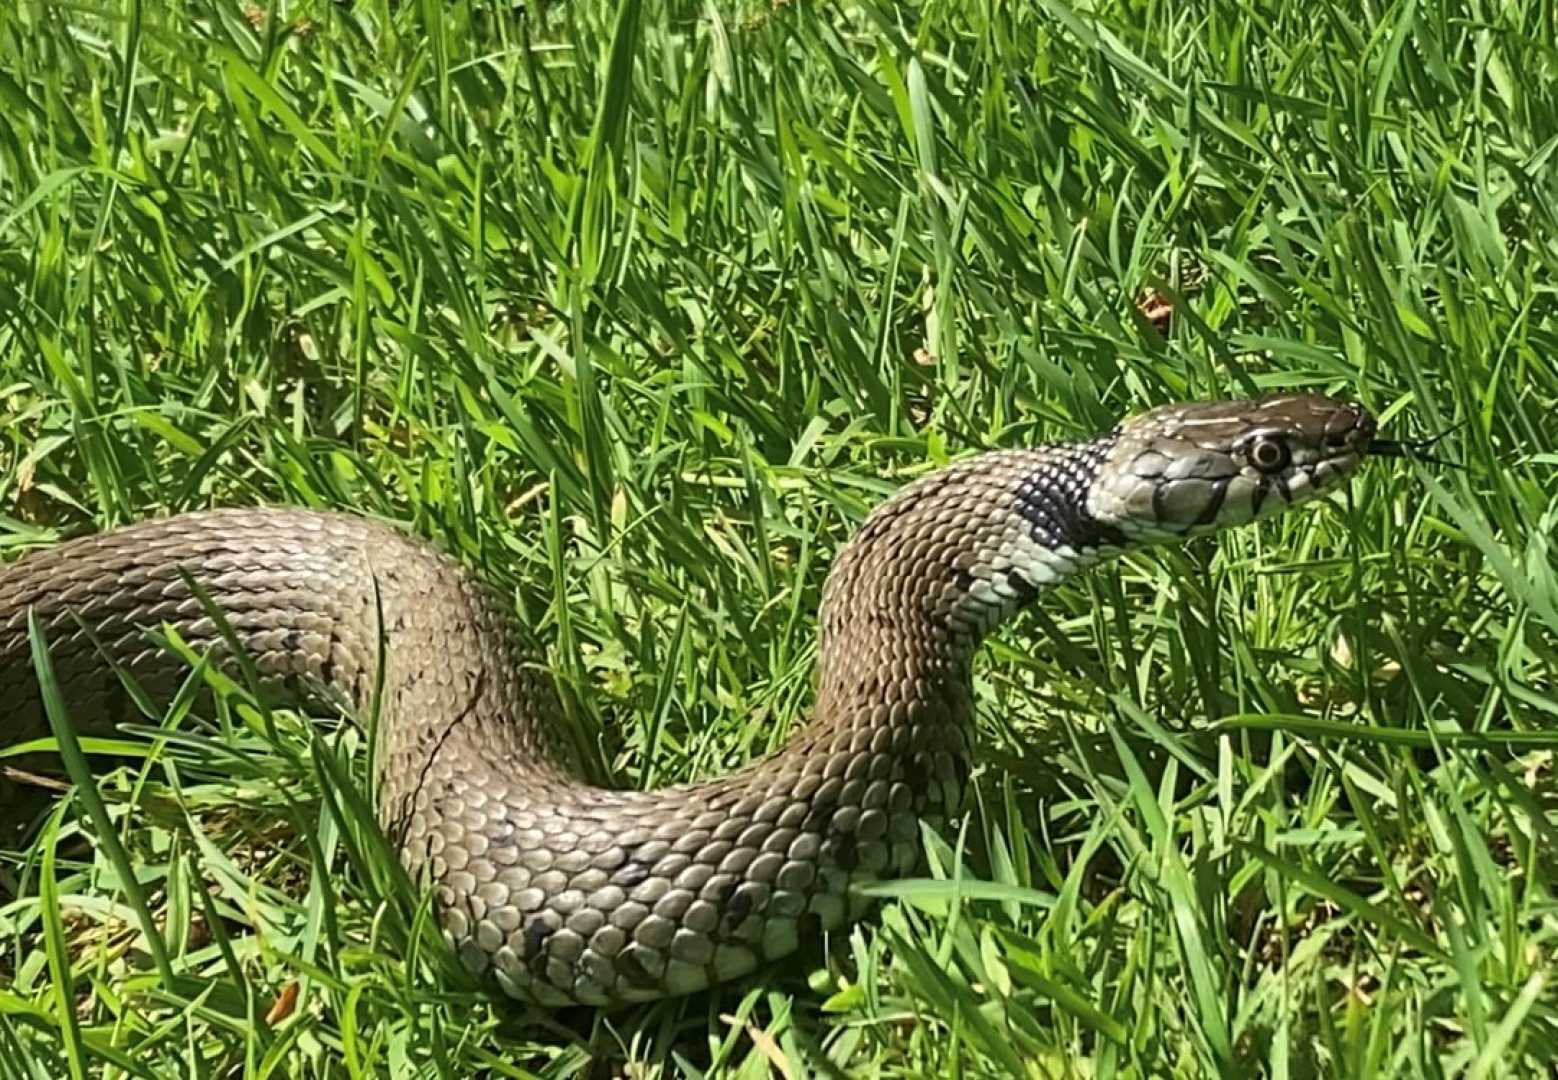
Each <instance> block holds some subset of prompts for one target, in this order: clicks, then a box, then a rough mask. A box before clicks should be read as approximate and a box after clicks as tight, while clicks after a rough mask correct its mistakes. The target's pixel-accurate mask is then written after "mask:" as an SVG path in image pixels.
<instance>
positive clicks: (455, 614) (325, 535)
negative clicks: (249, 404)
mask: <svg viewBox="0 0 1558 1080" xmlns="http://www.w3.org/2000/svg"><path fill="white" fill-rule="evenodd" d="M1374 432H1375V423H1374V420H1373V419H1372V418H1371V417H1370V416H1369V415H1368V414H1367V413H1366V412H1365V411H1364V410H1363V409H1361V408H1359V407H1357V406H1354V405H1349V404H1345V403H1342V402H1338V401H1333V400H1331V399H1328V398H1324V397H1320V396H1316V395H1310V394H1279V395H1275V396H1270V397H1266V398H1261V399H1258V400H1253V401H1230V402H1218V403H1199V404H1190V405H1172V406H1165V407H1162V408H1158V409H1154V410H1152V411H1149V412H1146V413H1144V414H1142V415H1139V416H1137V417H1135V418H1133V419H1130V420H1127V421H1125V422H1124V423H1122V424H1121V425H1120V426H1119V427H1117V428H1116V429H1115V430H1113V431H1111V432H1109V433H1107V434H1105V435H1102V436H1100V437H1098V438H1095V439H1091V440H1087V441H1079V442H1070V443H1062V444H1055V445H1049V446H1044V447H1040V448H1036V449H1023V450H999V451H993V452H988V453H984V454H980V455H978V456H974V457H971V458H969V459H967V460H964V461H961V462H959V463H956V464H953V465H951V466H948V467H946V468H943V469H941V470H939V471H937V472H934V473H932V474H930V475H928V476H926V477H924V478H923V479H920V480H918V481H916V482H914V483H912V484H909V485H907V486H906V487H905V488H903V489H902V490H901V491H899V492H898V493H897V494H896V495H894V496H893V497H892V498H890V499H889V500H887V501H886V502H885V503H884V504H883V505H882V506H880V507H879V508H878V509H877V510H876V511H875V512H873V513H872V514H871V515H870V516H869V517H868V519H867V520H866V522H865V524H864V525H863V526H862V527H861V529H860V530H859V532H858V533H857V534H856V535H855V537H854V538H853V539H852V540H851V541H850V542H849V544H848V545H847V546H846V547H845V548H844V549H843V551H842V552H841V553H840V554H839V556H838V558H837V560H836V562H835V563H834V566H833V568H832V570H831V572H830V574H829V576H828V578H827V581H826V584H825V586H824V591H823V600H822V606H821V611H820V613H819V621H820V623H821V627H820V633H821V639H820V648H819V660H818V671H817V686H816V700H815V711H814V716H813V718H812V720H811V721H810V723H809V724H807V725H806V726H805V727H804V728H803V729H801V730H800V731H799V732H798V733H797V734H796V735H795V737H794V738H793V739H792V740H791V741H790V742H789V743H788V744H787V745H785V746H784V747H782V748H780V749H779V750H777V751H775V752H774V753H771V754H769V755H767V756H765V757H763V758H761V759H760V760H758V761H755V762H753V763H752V764H750V765H748V766H746V767H745V768H742V769H739V770H738V771H736V772H733V773H731V774H729V775H725V776H719V777H716V778H713V779H709V780H706V781H703V782H700V783H694V784H690V785H684V786H679V787H673V788H667V789H662V790H657V791H612V790H603V789H599V788H595V787H591V786H588V785H585V784H582V783H580V782H579V781H578V780H576V779H575V778H573V777H572V776H571V775H570V774H569V771H568V770H567V768H566V767H565V766H564V765H563V764H561V763H560V759H559V758H558V757H557V756H556V755H554V754H553V753H552V752H551V750H550V747H551V745H552V742H551V739H550V738H549V736H548V729H549V725H550V724H551V723H552V718H553V716H554V715H555V713H556V711H557V708H558V705H557V692H556V688H555V687H554V685H553V684H552V680H551V678H550V677H549V676H548V675H547V674H546V673H545V672H544V671H542V670H540V669H539V668H538V667H537V666H535V665H533V664H525V663H522V662H521V660H522V659H523V658H522V656H521V655H520V653H519V651H518V650H517V648H516V645H515V639H514V637H513V634H512V631H511V627H510V622H509V614H508V612H507V610H506V608H505V605H503V604H501V603H499V602H498V601H496V600H495V599H494V598H493V597H492V596H491V595H490V593H489V592H488V590H487V589H485V588H484V587H482V586H481V585H479V584H477V583H476V582H474V581H473V580H472V579H471V578H470V577H469V576H468V575H466V574H465V573H464V572H462V569H461V567H460V566H459V565H458V564H457V563H455V562H454V561H452V560H450V559H448V558H446V557H444V556H443V555H440V554H439V553H437V552H436V551H434V550H432V549H431V548H430V547H429V546H427V545H426V544H425V543H423V542H421V541H419V540H417V539H415V538H413V537H410V536H408V535H405V534H404V533H402V532H400V531H398V530H397V529H395V528H393V527H390V526H388V525H385V524H380V523H376V522H373V521H369V520H366V519H364V518H361V517H355V516H351V515H346V514H339V513H321V512H313V511H303V510H290V509H219V510H209V511H200V512H195V513H187V514H183V515H180V516H176V517H171V518H167V519H165V520H159V521H152V522H147V523H142V524H136V525H131V526H128V527H125V528H120V529H115V530H112V531H110V532H108V533H105V534H103V535H99V536H92V537H87V538H82V539H76V540H72V541H69V542H67V543H64V544H61V545H59V546H57V547H54V548H50V549H46V550H43V551H40V552H36V553H33V554H30V555H28V556H26V557H24V558H22V559H20V560H18V561H16V562H14V563H12V564H11V565H9V566H7V567H4V568H0V743H14V742H17V741H20V740H23V739H28V738H33V737H38V736H40V735H43V734H46V733H47V731H48V728H47V724H46V721H45V718H44V714H43V712H42V708H41V705H40V696H39V692H38V686H37V681H36V677H35V674H34V670H33V667H32V663H31V660H30V654H29V647H28V639H27V622H28V612H29V610H30V611H32V612H34V613H35V615H36V617H37V619H38V621H39V624H40V626H41V627H42V629H43V630H44V632H45V635H46V637H47V639H48V641H49V643H50V649H51V654H52V657H53V661H54V666H55V670H56V672H57V674H58V677H59V681H60V684H61V686H62V688H63V690H64V693H65V696H66V698H67V700H68V702H69V704H70V708H71V712H72V719H73V722H74V723H75V724H76V725H78V726H79V727H80V728H82V729H83V730H93V729H101V728H103V727H104V726H105V725H108V724H112V723H114V722H116V721H118V720H121V719H126V718H131V717H135V716H138V715H139V713H138V712H137V710H136V709H135V706H134V697H133V696H132V695H131V694H130V693H129V692H127V690H126V688H125V685H124V680H123V678H122V677H121V673H122V674H125V675H129V676H132V677H133V678H134V680H135V682H136V683H137V684H139V686H140V687H142V688H143V689H144V691H145V692H146V693H147V694H150V695H151V697H152V698H153V699H155V700H163V701H165V700H167V698H168V697H169V696H170V695H171V694H172V693H173V692H174V691H175V690H176V688H177V687H178V685H179V684H180V683H181V682H182V681H183V680H184V679H185V678H186V677H187V675H188V671H189V669H188V666H187V664H185V663H184V662H183V661H182V660H180V659H178V658H177V657H175V656H173V655H171V654H170V653H169V652H168V651H167V650H166V649H163V648H161V647H159V646H158V644H157V643H156V642H154V641H153V640H152V639H151V638H150V637H149V636H148V631H156V630H158V629H159V628H163V627H171V628H173V629H175V630H176V631H177V633H178V635H179V636H180V637H181V638H183V640H184V641H186V642H188V643H189V644H190V645H192V646H194V647H195V648H196V649H197V650H213V651H217V652H220V651H221V648H222V644H223V639H222V636H221V634H220V632H219V628H218V626H217V624H216V623H215V622H214V621H213V620H212V619H211V618H210V617H209V616H208V613H207V611H206V609H205V608H204V607H203V606H202V603H201V601H200V599H199V597H198V596H197V595H195V594H193V593H192V592H191V590H190V588H189V584H188V582H189V580H191V579H192V580H194V581H196V582H198V583H199V585H200V586H201V588H202V589H203V590H204V591H205V592H206V593H207V594H208V595H209V597H210V598H211V599H212V600H213V601H214V602H215V604H216V605H217V606H218V607H219V608H220V609H221V611H222V612H223V613H225V616H226V619H227V621H228V622H229V623H230V625H231V626H232V628H233V630H234V631H235V633H236V636H237V638H238V640H239V642H240V643H241V645H242V647H243V648H244V650H245V651H246V652H247V654H248V655H249V656H250V657H251V658H252V660H253V663H254V665H255V668H256V669H257V670H258V672H259V673H260V675H261V676H262V677H263V678H264V679H265V680H267V682H270V683H274V684H276V685H277V686H280V687H282V688H284V689H285V688H293V689H296V687H297V686H299V685H300V684H301V685H306V686H314V687H319V686H322V687H327V688H330V689H332V690H333V691H335V692H338V693H339V694H340V695H341V696H344V698H345V700H346V701H347V702H349V703H350V704H351V705H352V706H354V707H355V708H356V709H357V710H359V711H360V710H364V709H366V708H367V707H368V706H369V703H370V701H373V700H375V694H377V699H376V700H377V702H378V707H379V710H380V712H379V727H378V742H377V745H376V750H375V759H374V766H373V776H374V785H375V790H376V799H377V803H376V805H377V808H378V817H379V822H380V825H381V827H382V828H383V829H384V830H385V832H386V834H387V835H388V836H390V837H393V838H394V839H395V840H396V842H397V843H398V847H399V851H400V854H401V859H402V861H403V862H404V864H405V865H406V867H407V868H408V869H409V870H410V871H411V872H412V874H413V875H414V878H415V880H418V881H421V882H424V883H425V884H426V885H427V886H428V887H430V888H431V889H432V890H433V894H434V897H435V899H436V902H437V909H438V913H439V915H438V917H439V920H440V923H441V925H442V928H443V933H444V936H445V938H446V939H447V941H448V942H449V944H450V946H451V947H452V948H453V949H454V950H455V952H456V953H457V954H458V956H459V957H460V959H461V960H462V961H463V963H464V965H465V966H466V967H467V968H468V969H469V970H470V971H471V972H472V973H473V974H474V975H476V976H477V977H479V978H481V979H483V980H485V981H486V982H487V983H488V985H495V986H496V987H498V988H501V990H502V991H503V992H505V993H507V994H509V995H510V996H512V997H515V998H518V999H520V1000H523V1001H528V1002H534V1003H538V1004H543V1005H562V1004H568V1003H583V1004H593V1005H612V1004H618V1003H622V1002H628V1001H637V1000H646V999H651V998H657V997H663V996H667V995H673V994H682V993H687V992H690V991H694V990H698V989H700V988H703V987H706V986H708V985H710V984H712V983H715V982H718V981H721V980H725V979H730V978H733V977H736V976H740V975H743V974H746V973H748V972H751V971H753V970H754V969H756V968H757V967H758V966H759V965H760V964H762V963H764V962H766V961H771V960H774V959H777V958H779V957H782V956H784V955H786V954H787V953H790V952H792V951H794V950H795V949H796V948H797V947H798V946H799V945H800V943H801V942H803V941H805V940H807V939H809V938H812V937H813V936H815V935H817V934H819V933H820V932H822V931H827V930H832V929H836V928H838V927H840V926H842V925H844V924H845V923H846V922H847V921H849V920H851V919H853V918H856V917H858V916H859V915H860V914H862V911H863V908H864V907H865V906H866V903H867V902H866V901H864V900H862V899H861V898H860V897H859V896H858V895H855V894H853V893H852V891H851V889H850V886H851V883H852V882H859V881H862V880H871V879H875V878H879V877H882V876H886V875H890V874H902V873H906V872H909V871H911V870H912V869H913V868H914V866H915V865H916V862H917V859H918V853H919V851H920V844H919V835H918V833H919V828H920V823H921V822H922V821H923V822H929V823H930V824H932V825H936V824H938V823H941V822H943V821H945V820H946V819H947V818H948V817H949V816H951V815H953V814H955V813H957V812H958V808H959V805H960V801H961V799H962V795H963V787H964V783H965V778H966V775H967V762H968V756H969V752H970V736H971V728H972V725H971V714H972V697H971V688H970V664H971V660H972V657H973V654H974V652H975V650H976V647H977V645H978V643H979V641H980V639H981V638H982V637H983V636H984V635H985V634H986V633H987V632H989V631H990V630H991V629H992V628H993V627H995V626H996V625H997V624H998V623H1000V622H1001V621H1002V620H1003V619H1005V618H1006V617H1008V616H1009V615H1011V614H1012V613H1014V612H1016V611H1017V610H1019V609H1020V608H1022V607H1023V606H1024V605H1026V604H1027V603H1029V602H1030V601H1032V600H1033V599H1034V598H1035V597H1036V596H1037V595H1038V594H1039V593H1040V592H1041V591H1042V590H1043V589H1044V588H1046V587H1047V586H1049V585H1051V584H1053V583H1054V582H1057V581H1059V580H1061V579H1063V578H1066V577H1068V576H1070V575H1072V574H1073V573H1075V572H1077V571H1079V570H1081V569H1083V568H1084V567H1087V566H1089V565H1091V564H1094V563H1096V562H1098V561H1099V560H1101V559H1103V558H1105V557H1107V556H1109V555H1112V554H1118V553H1119V552H1122V551H1124V550H1127V549H1130V548H1133V547H1136V546H1139V545H1144V544H1149V543H1154V542H1160V541H1169V540H1175V539H1179V538H1183V537H1188V536H1191V535H1194V534H1200V533H1206V532H1210V531H1214V530H1217V529H1221V528H1225V527H1228V526H1232V525H1238V524H1243V523H1245V522H1249V521H1252V520H1254V519H1256V518H1260V517H1265V516H1268V515H1270V514H1274V513H1277V512H1279V511H1281V510H1284V509H1286V508H1288V507H1291V506H1295V505H1298V504H1300V503H1303V502H1305V501H1307V500H1310V499H1313V498H1314V497H1315V496H1317V495H1320V494H1322V493H1325V492H1327V491H1331V490H1334V489H1336V488H1337V487H1338V486H1339V485H1340V484H1341V483H1342V482H1343V481H1344V480H1345V478H1347V477H1348V476H1349V475H1350V474H1351V473H1352V472H1353V471H1354V469H1355V468H1356V467H1357V465H1358V464H1359V462H1360V461H1361V460H1362V459H1363V457H1364V456H1365V455H1367V454H1369V453H1371V452H1373V453H1390V452H1392V449H1393V448H1395V449H1398V448H1399V446H1400V444H1391V443H1386V442H1384V441H1383V440H1376V439H1374ZM105 654H106V656H107V658H109V659H111V660H112V663H110V662H108V659H105ZM381 658H382V666H383V670H382V672H381V671H380V666H381ZM116 668H117V669H118V670H117V671H116Z"/></svg>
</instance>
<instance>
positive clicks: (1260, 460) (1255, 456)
mask: <svg viewBox="0 0 1558 1080" xmlns="http://www.w3.org/2000/svg"><path fill="white" fill-rule="evenodd" d="M1245 453H1246V454H1247V455H1248V457H1249V459H1250V464H1251V465H1254V466H1255V467H1256V468H1257V469H1259V470H1260V471H1261V472H1263V473H1274V472H1281V471H1282V470H1283V469H1285V468H1287V467H1288V464H1289V463H1290V462H1291V461H1292V460H1293V452H1292V451H1291V450H1289V449H1288V444H1287V443H1285V442H1283V441H1282V440H1281V439H1275V438H1272V437H1271V436H1269V435H1266V436H1261V437H1260V438H1258V439H1256V440H1255V441H1254V442H1252V443H1250V446H1249V449H1248V450H1247V451H1246V452H1245Z"/></svg>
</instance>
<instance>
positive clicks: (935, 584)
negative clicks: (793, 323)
mask: <svg viewBox="0 0 1558 1080" xmlns="http://www.w3.org/2000/svg"><path fill="white" fill-rule="evenodd" d="M1117 439H1118V436H1117V435H1115V434H1110V435H1106V436H1103V437H1102V438H1099V439H1095V440H1092V441H1089V442H1079V443H1064V444H1057V445H1053V446H1048V447H1042V448H1039V449H1034V450H1014V451H995V452H991V453H987V454H983V455H980V456H978V457H975V458H972V459H970V460H969V461H966V462H964V463H961V464H959V465H955V466H953V467H951V468H948V469H945V470H942V471H940V472H937V473H934V474H932V475H930V476H928V477H926V478H924V479H922V480H920V481H917V482H916V483H913V484H911V485H909V486H908V487H906V488H904V489H903V490H902V491H900V492H899V493H898V494H897V495H895V496H894V497H893V498H891V499H889V500H888V501H887V502H886V503H884V504H883V505H882V506H881V507H879V508H878V509H877V510H876V511H875V512H874V513H873V514H871V516H870V517H869V518H867V520H866V522H865V524H864V525H863V526H862V527H861V529H860V531H859V533H857V534H856V536H855V538H854V539H853V540H852V541H851V542H850V543H849V545H847V546H846V548H845V549H844V550H843V551H842V552H841V553H840V555H839V557H838V560H837V561H836V563H835V564H834V568H833V571H832V573H831V574H830V575H829V577H828V581H827V584H826V586H825V587H824V590H823V602H822V608H821V611H820V613H819V622H820V624H821V633H822V642H821V655H822V657H823V660H822V662H821V667H820V669H819V675H818V711H819V713H820V714H821V715H824V716H826V715H832V714H839V713H849V712H854V711H857V710H859V709H864V708H870V707H873V706H875V705H878V704H879V703H880V702H881V700H882V687H883V686H884V685H897V686H920V687H922V688H923V689H924V690H925V692H926V693H927V694H928V695H930V696H931V697H933V698H941V699H947V700H950V699H953V698H957V699H961V697H966V695H967V694H968V686H969V674H970V667H971V662H972V658H973V654H974V652H975V650H976V649H977V648H978V646H979V643H980V642H981V641H982V640H983V638H984V637H985V635H986V634H988V633H990V632H991V631H992V630H994V629H995V628H996V627H997V626H999V625H1000V624H1001V623H1003V622H1005V621H1006V620H1007V619H1009V618H1010V617H1011V616H1013V615H1014V614H1016V613H1017V612H1018V611H1020V610H1022V609H1023V608H1025V607H1027V606H1028V605H1029V604H1031V603H1032V602H1033V601H1034V600H1035V599H1036V598H1037V597H1038V596H1039V595H1040V593H1041V592H1042V591H1043V590H1044V589H1046V588H1047V587H1049V586H1051V585H1053V584H1055V583H1056V582H1059V581H1061V580H1064V579H1065V578H1068V577H1070V576H1071V575H1072V574H1075V573H1077V572H1078V571H1080V570H1082V569H1084V568H1086V567H1087V566H1090V565H1092V564H1094V563H1096V562H1097V561H1099V560H1100V559H1102V558H1104V557H1106V556H1109V555H1111V554H1115V553H1118V552H1119V551H1120V550H1121V549H1123V548H1124V547H1125V546H1126V545H1127V541H1126V538H1125V536H1124V535H1123V534H1121V533H1120V532H1118V531H1117V530H1115V529H1114V528H1112V527H1111V526H1109V525H1108V524H1107V523H1105V522H1102V521H1100V520H1098V519H1097V518H1095V517H1093V516H1092V515H1091V514H1090V513H1089V511H1088V499H1087V493H1088V491H1089V490H1090V488H1091V486H1092V484H1093V481H1094V479H1095V477H1096V476H1097V475H1098V472H1099V469H1100V468H1101V466H1102V464H1103V462H1104V460H1105V458H1106V457H1107V455H1108V453H1109V451H1110V450H1111V449H1112V448H1113V446H1114V444H1115V442H1116V441H1117ZM955 711H956V712H959V713H961V712H963V711H965V710H964V709H963V708H961V707H959V708H957V709H956V710H955Z"/></svg>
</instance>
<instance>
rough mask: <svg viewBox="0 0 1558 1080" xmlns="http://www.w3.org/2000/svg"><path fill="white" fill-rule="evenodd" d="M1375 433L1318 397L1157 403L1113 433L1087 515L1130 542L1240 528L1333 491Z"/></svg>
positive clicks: (1359, 412)
mask: <svg viewBox="0 0 1558 1080" xmlns="http://www.w3.org/2000/svg"><path fill="white" fill-rule="evenodd" d="M1374 432H1375V421H1374V418H1373V417H1372V416H1370V415H1369V414H1368V413H1367V412H1366V411H1364V410H1363V409H1362V408H1361V407H1359V406H1357V405H1352V404H1349V403H1346V402H1342V401H1336V400H1333V399H1331V398H1327V397H1321V396H1320V395H1318V394H1273V395H1271V396H1268V397H1263V398H1256V399H1254V400H1247V401H1219V402H1202V403H1195V404H1186V405H1165V406H1162V407H1160V408H1156V409H1152V410H1151V411H1149V412H1145V413H1142V414H1141V415H1139V416H1136V417H1133V418H1132V419H1130V420H1127V421H1126V422H1125V423H1124V424H1122V425H1121V426H1120V428H1119V429H1118V431H1116V433H1115V436H1114V443H1113V445H1112V446H1111V447H1110V449H1109V452H1108V456H1107V457H1106V458H1105V460H1104V462H1103V466H1102V468H1101V469H1100V470H1099V472H1098V475H1097V477H1096V479H1095V480H1094V482H1093V485H1092V488H1091V489H1090V491H1089V492H1088V496H1087V508H1088V512H1089V513H1090V514H1091V515H1092V516H1093V517H1094V518H1095V519H1097V521H1098V522H1099V523H1100V524H1103V525H1106V526H1111V527H1113V528H1114V529H1116V530H1118V531H1119V532H1120V533H1122V534H1124V535H1125V536H1126V537H1127V538H1128V539H1129V540H1131V541H1133V542H1138V543H1140V542H1149V541H1153V540H1167V539H1172V538H1176V537H1184V536H1194V535H1199V534H1201V533H1208V532H1215V531H1216V530H1218V529H1224V528H1228V527H1229V526H1232V525H1242V524H1244V523H1245V522H1249V521H1254V520H1255V519H1256V518H1261V517H1267V516H1270V515H1272V514H1276V513H1279V512H1281V511H1283V510H1286V509H1288V508H1289V507H1293V506H1297V505H1299V504H1300V503H1304V502H1308V501H1309V500H1311V499H1314V498H1316V497H1317V496H1320V495H1324V494H1326V493H1327V492H1330V491H1333V490H1335V489H1336V488H1338V487H1339V486H1340V485H1341V484H1342V482H1343V481H1345V480H1346V479H1347V478H1348V477H1349V476H1351V475H1352V473H1353V470H1355V469H1356V468H1357V467H1358V464H1359V463H1360V462H1361V461H1362V460H1363V458H1364V457H1365V456H1366V455H1367V454H1368V453H1369V449H1370V441H1371V440H1372V439H1373V437H1374Z"/></svg>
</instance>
